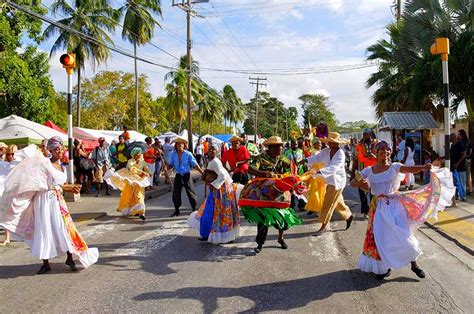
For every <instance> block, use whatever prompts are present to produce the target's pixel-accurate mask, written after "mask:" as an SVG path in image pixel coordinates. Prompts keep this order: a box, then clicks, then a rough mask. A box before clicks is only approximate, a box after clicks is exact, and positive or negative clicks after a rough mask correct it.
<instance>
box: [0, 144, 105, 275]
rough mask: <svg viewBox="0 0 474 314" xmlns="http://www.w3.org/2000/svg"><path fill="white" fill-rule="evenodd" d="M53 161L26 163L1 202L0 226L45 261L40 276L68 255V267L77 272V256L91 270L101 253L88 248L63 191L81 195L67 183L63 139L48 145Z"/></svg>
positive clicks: (39, 158)
mask: <svg viewBox="0 0 474 314" xmlns="http://www.w3.org/2000/svg"><path fill="white" fill-rule="evenodd" d="M47 149H48V150H49V152H50V153H51V159H48V158H45V157H43V156H33V157H30V158H27V159H25V160H23V161H22V162H21V163H20V164H19V165H18V166H17V167H16V168H15V169H13V170H12V171H11V172H10V174H9V175H8V176H7V178H6V181H7V182H8V183H9V184H8V186H7V187H6V189H5V193H4V196H3V198H2V200H1V203H2V204H1V205H0V212H1V213H2V214H3V215H2V219H1V220H0V225H2V226H3V227H4V228H5V229H7V230H9V231H10V232H12V233H13V234H15V235H16V236H17V237H19V238H21V239H23V240H25V242H27V243H28V245H29V246H30V248H31V253H32V255H33V256H35V257H37V258H39V259H41V260H43V265H42V266H41V268H40V270H39V271H38V274H44V273H46V272H48V271H50V270H51V267H50V265H49V259H51V258H55V257H58V256H61V255H64V254H67V259H66V265H67V266H68V267H69V268H70V269H71V270H72V271H77V267H76V264H75V262H74V260H73V256H74V257H77V258H78V259H79V261H80V262H81V264H82V265H83V266H84V267H85V268H87V267H88V266H90V265H92V264H94V263H95V262H97V259H98V256H99V251H98V250H97V249H96V248H88V247H87V244H86V243H85V241H84V240H83V239H82V237H81V235H80V234H79V233H78V231H77V229H76V227H75V226H74V222H73V221H72V219H71V215H70V214H69V211H68V209H67V206H66V202H65V201H64V198H63V196H62V191H68V192H73V193H79V191H80V186H79V185H64V184H65V183H66V180H67V174H66V171H65V169H64V168H63V167H62V165H61V161H60V157H61V152H62V149H63V146H62V141H61V139H60V138H59V137H53V138H51V139H50V140H49V141H48V144H47Z"/></svg>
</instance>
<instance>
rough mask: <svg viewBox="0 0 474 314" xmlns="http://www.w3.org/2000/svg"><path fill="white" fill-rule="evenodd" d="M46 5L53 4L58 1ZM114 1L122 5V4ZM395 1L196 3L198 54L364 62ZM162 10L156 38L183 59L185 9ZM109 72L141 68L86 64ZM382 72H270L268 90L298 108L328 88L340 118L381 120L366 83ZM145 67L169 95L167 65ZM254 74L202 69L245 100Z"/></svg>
mask: <svg viewBox="0 0 474 314" xmlns="http://www.w3.org/2000/svg"><path fill="white" fill-rule="evenodd" d="M43 3H44V4H45V5H47V6H49V5H50V4H51V3H52V1H49V0H48V1H43ZM111 3H112V5H113V6H114V7H118V6H120V5H121V4H122V1H120V0H113V1H111ZM392 4H393V0H267V1H263V0H253V1H251V0H239V1H238V0H210V1H209V3H204V4H199V5H196V6H195V10H196V11H198V12H199V13H200V14H201V15H203V16H205V17H204V18H194V19H193V23H192V36H193V41H194V45H193V55H194V58H195V59H196V60H197V61H199V63H200V66H201V67H202V68H215V69H230V70H235V69H238V70H247V69H251V70H256V69H258V70H261V71H267V70H268V71H270V72H275V71H274V70H273V69H285V70H290V71H291V70H293V69H295V68H304V69H307V68H315V69H328V67H332V66H341V65H353V64H361V63H363V62H364V61H365V56H366V48H367V47H368V46H369V45H371V44H373V43H375V42H376V41H377V40H378V39H380V38H382V37H383V36H386V35H385V29H384V27H385V26H386V25H387V24H388V23H390V22H391V21H393V20H394V16H393V14H392V11H391V6H392ZM162 9H163V18H162V19H160V22H161V23H162V25H163V30H160V29H156V31H155V38H154V39H153V41H152V42H153V43H154V44H155V45H157V46H159V47H161V48H163V49H164V50H166V51H167V52H169V54H171V55H173V56H175V57H179V56H180V55H183V54H184V53H185V52H186V45H185V41H184V38H185V36H186V27H185V26H186V25H185V23H186V20H185V14H184V12H183V11H181V10H180V9H178V8H176V7H172V6H171V0H162ZM255 13H258V14H255ZM55 18H56V19H60V18H61V16H56V17H55ZM120 33H121V27H120V26H119V25H117V31H116V34H115V35H114V36H113V38H114V40H115V44H116V46H119V47H121V48H125V49H127V50H129V51H132V45H131V44H129V43H127V42H125V41H123V40H122V38H121V36H120ZM52 42H53V39H52V40H50V41H47V42H44V43H43V44H41V46H40V48H41V49H42V50H44V51H47V52H49V51H50V49H51V45H52ZM239 46H243V47H239ZM246 46H247V47H246ZM248 46H251V47H248ZM138 54H139V55H141V56H143V57H146V58H148V59H151V60H154V61H156V62H158V63H162V64H166V65H169V66H173V65H175V64H176V59H174V58H173V57H171V56H169V55H167V54H165V53H163V52H161V51H159V50H158V49H156V48H155V47H152V46H150V45H147V46H144V47H140V48H139V51H138ZM57 60H58V58H57V56H55V57H53V58H52V59H51V61H50V63H51V78H52V79H53V82H54V84H55V86H56V88H57V89H58V90H65V88H66V80H65V74H64V70H63V69H62V68H61V67H60V65H59V62H58V61H57ZM101 70H121V71H126V72H133V60H132V59H129V58H127V57H125V56H121V55H118V54H116V53H114V54H113V57H112V58H111V59H110V60H109V61H108V62H107V64H104V65H100V66H98V67H97V68H96V69H95V72H94V70H93V69H92V68H91V66H88V67H86V76H88V77H90V76H93V75H94V73H96V72H98V71H101ZM374 70H375V67H371V68H364V69H358V70H352V71H345V72H334V73H321V74H310V75H296V76H275V75H268V86H267V88H266V90H267V91H268V92H270V93H271V94H272V95H274V96H276V97H278V98H279V99H280V100H281V101H283V102H284V103H285V105H286V106H298V105H299V102H298V97H299V96H300V95H302V94H305V93H322V94H325V95H327V96H329V97H330V99H331V101H332V105H331V109H332V110H333V112H334V113H335V114H336V117H337V119H338V120H340V121H342V122H346V121H355V120H367V121H374V120H375V118H374V115H373V110H372V107H371V101H370V96H371V94H372V92H373V91H372V90H367V89H366V88H365V81H366V80H367V78H368V76H369V75H370V73H372V72H373V71H374ZM139 72H140V73H144V74H146V75H148V77H149V82H150V83H151V90H150V92H151V93H152V94H153V95H154V96H160V95H164V89H163V87H164V81H163V78H164V75H165V73H166V72H167V70H165V69H162V68H158V67H153V66H150V65H147V64H143V63H139ZM248 76H249V75H247V74H239V73H237V74H236V73H223V72H215V71H209V70H202V71H201V77H202V78H203V79H204V80H205V81H206V82H208V84H209V85H211V86H212V87H214V88H217V89H221V88H222V87H223V86H224V85H225V84H231V85H233V86H234V88H235V89H236V90H237V93H238V95H239V96H240V97H241V98H242V99H243V100H244V101H247V100H248V99H250V98H251V97H253V95H254V93H255V91H254V89H253V87H252V86H251V85H249V80H248Z"/></svg>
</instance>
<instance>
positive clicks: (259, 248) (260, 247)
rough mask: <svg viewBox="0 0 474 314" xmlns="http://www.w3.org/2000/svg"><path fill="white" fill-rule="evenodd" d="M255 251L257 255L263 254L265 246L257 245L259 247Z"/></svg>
mask: <svg viewBox="0 0 474 314" xmlns="http://www.w3.org/2000/svg"><path fill="white" fill-rule="evenodd" d="M253 250H254V251H255V253H260V252H262V250H263V246H261V245H257V247H256V248H254V249H253Z"/></svg>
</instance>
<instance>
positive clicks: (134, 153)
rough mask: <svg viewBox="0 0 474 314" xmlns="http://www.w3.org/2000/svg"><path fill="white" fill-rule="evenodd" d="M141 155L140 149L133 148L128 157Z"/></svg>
mask: <svg viewBox="0 0 474 314" xmlns="http://www.w3.org/2000/svg"><path fill="white" fill-rule="evenodd" d="M141 153H142V149H141V148H140V147H135V148H133V149H132V151H131V152H130V156H132V157H133V156H135V155H136V154H141Z"/></svg>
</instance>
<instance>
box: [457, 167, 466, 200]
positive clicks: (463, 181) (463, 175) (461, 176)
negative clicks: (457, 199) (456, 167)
mask: <svg viewBox="0 0 474 314" xmlns="http://www.w3.org/2000/svg"><path fill="white" fill-rule="evenodd" d="M458 174H459V183H460V184H461V186H462V189H463V192H464V193H463V195H462V198H465V197H466V182H467V181H466V180H467V173H466V171H458Z"/></svg>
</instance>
